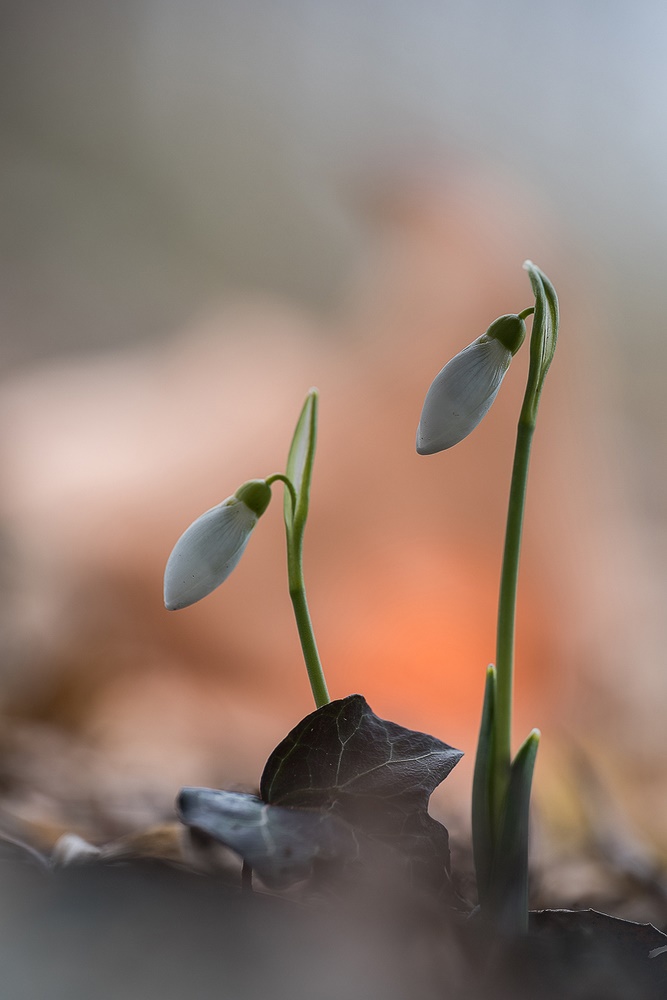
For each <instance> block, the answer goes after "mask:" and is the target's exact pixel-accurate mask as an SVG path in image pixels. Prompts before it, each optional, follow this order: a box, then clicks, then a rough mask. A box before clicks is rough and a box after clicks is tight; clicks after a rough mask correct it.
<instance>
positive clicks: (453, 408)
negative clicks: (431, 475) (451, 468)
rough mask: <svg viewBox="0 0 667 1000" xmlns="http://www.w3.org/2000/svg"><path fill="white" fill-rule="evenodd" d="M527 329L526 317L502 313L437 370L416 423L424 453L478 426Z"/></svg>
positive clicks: (420, 449) (454, 441)
mask: <svg viewBox="0 0 667 1000" xmlns="http://www.w3.org/2000/svg"><path fill="white" fill-rule="evenodd" d="M525 330H526V328H525V324H524V322H523V319H521V317H519V316H515V315H511V316H501V317H500V319H498V320H496V321H495V322H494V323H492V324H491V326H490V327H489V329H488V330H487V332H486V333H485V334H483V336H481V337H478V339H477V340H475V341H474V342H473V343H472V344H468V346H467V347H465V348H464V349H463V350H462V351H461V352H460V353H459V354H457V355H456V357H455V358H452V360H451V361H449V362H448V363H447V364H446V365H445V367H444V368H443V369H442V371H441V372H439V374H438V375H436V377H435V378H434V380H433V382H432V384H431V387H430V389H429V390H428V392H427V393H426V399H425V400H424V406H423V409H422V415H421V419H420V421H419V427H418V428H417V452H418V453H419V454H420V455H435V454H436V452H438V451H444V450H445V449H446V448H451V447H452V446H453V445H455V444H458V443H459V441H462V440H463V438H464V437H467V436H468V434H470V432H471V431H473V430H474V429H475V427H477V424H478V423H479V422H480V420H481V419H482V417H484V416H485V414H486V413H487V412H488V410H489V408H490V406H491V404H492V403H493V401H494V399H495V398H496V395H497V393H498V389H499V388H500V383H501V382H502V380H503V378H504V377H505V373H506V372H507V369H508V368H509V366H510V361H511V360H512V355H513V354H515V353H516V351H518V349H519V347H520V346H521V343H522V342H523V339H524V336H525ZM508 345H509V346H508Z"/></svg>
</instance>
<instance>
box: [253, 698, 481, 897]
mask: <svg viewBox="0 0 667 1000" xmlns="http://www.w3.org/2000/svg"><path fill="white" fill-rule="evenodd" d="M462 756H463V754H462V753H461V751H460V750H455V749H454V748H453V747H450V746H448V745H447V744H446V743H443V742H442V741H441V740H438V739H436V738H435V737H434V736H429V735H428V734H426V733H420V732H415V731H414V730H412V729H406V728H405V727H404V726H399V725H398V724H397V723H395V722H387V721H386V720H385V719H380V718H379V717H378V716H377V715H375V713H374V712H373V711H372V710H371V709H370V708H369V706H368V704H367V702H366V700H365V698H363V697H362V696H361V695H359V694H353V695H350V696H349V697H348V698H343V699H341V700H339V701H332V702H330V703H329V704H328V705H324V706H323V707H322V708H319V709H317V711H315V712H312V713H311V714H310V715H307V716H306V718H305V719H303V720H302V721H301V722H300V723H299V724H298V725H297V726H295V728H294V729H293V730H292V731H291V733H289V734H288V736H286V737H285V739H284V740H283V741H282V743H280V744H279V745H278V746H277V747H276V749H275V750H274V751H273V753H272V754H271V755H270V757H269V759H268V761H267V762H266V766H265V768H264V773H263V775H262V780H261V783H260V795H261V797H262V799H263V800H264V801H265V802H269V803H271V804H275V805H281V806H293V807H301V808H304V807H306V808H311V809H312V808H319V809H326V810H329V811H331V812H334V813H335V814H336V815H338V816H340V817H342V818H343V819H345V820H346V821H347V822H348V823H350V824H351V825H352V826H353V827H355V828H356V829H358V830H360V831H362V832H363V833H364V834H366V835H368V836H371V837H377V838H379V839H380V840H382V841H383V842H384V843H385V844H389V845H391V846H393V847H395V848H396V849H397V850H398V851H399V852H400V853H401V854H403V855H405V856H407V857H409V858H410V859H411V863H412V867H413V871H414V872H415V873H417V872H418V871H419V869H423V870H425V872H428V878H429V879H430V880H433V879H434V878H435V879H436V881H444V880H445V878H446V873H447V871H448V870H449V838H448V835H447V831H446V829H445V828H444V826H442V825H441V824H440V823H438V822H437V821H436V820H434V819H432V817H431V816H429V814H428V802H429V798H430V796H431V793H432V792H433V790H434V789H435V788H437V786H438V785H439V784H440V783H441V782H442V781H443V780H444V779H445V778H446V777H447V775H448V774H449V772H450V771H451V770H452V768H453V767H454V766H455V765H456V764H457V763H458V761H459V760H460V759H461V757H462ZM439 876H440V879H439Z"/></svg>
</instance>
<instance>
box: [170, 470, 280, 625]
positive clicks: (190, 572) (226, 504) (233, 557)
mask: <svg viewBox="0 0 667 1000" xmlns="http://www.w3.org/2000/svg"><path fill="white" fill-rule="evenodd" d="M270 500H271V487H270V486H269V485H268V483H266V482H265V481H264V480H263V479H251V480H249V482H247V483H244V484H243V486H240V487H239V488H238V490H237V491H236V493H234V495H233V496H231V497H227V499H226V500H223V501H222V503H219V504H218V505H217V507H211V509H210V510H207V511H206V513H204V514H202V515H201V517H198V518H197V520H196V521H193V523H192V524H191V525H190V527H189V528H187V530H186V531H184V532H183V534H182V535H181V537H180V538H179V540H178V541H177V542H176V545H175V546H174V548H173V550H172V553H171V555H170V556H169V559H168V560H167V567H166V569H165V571H164V603H165V607H166V608H167V610H168V611H177V610H179V609H180V608H187V607H189V605H190V604H194V603H195V602H196V601H200V600H201V599H202V597H206V595H207V594H210V593H211V591H213V590H215V588H216V587H219V586H220V584H221V583H223V581H224V580H226V579H227V577H228V576H229V574H230V573H231V572H232V570H233V569H234V568H235V567H236V565H237V563H238V562H239V560H240V558H241V556H242V555H243V553H244V551H245V547H246V545H247V544H248V540H249V539H250V535H251V533H252V529H253V528H254V527H255V525H256V524H257V521H258V520H259V518H260V517H261V516H262V514H263V513H264V511H265V510H266V508H267V507H268V505H269V501H270Z"/></svg>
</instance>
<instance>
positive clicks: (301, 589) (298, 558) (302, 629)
mask: <svg viewBox="0 0 667 1000" xmlns="http://www.w3.org/2000/svg"><path fill="white" fill-rule="evenodd" d="M302 549H303V546H302V539H301V538H298V537H296V536H294V535H293V534H292V533H291V532H288V533H287V575H288V579H289V595H290V598H291V599H292V607H293V608H294V617H295V618H296V627H297V629H298V631H299V639H300V640H301V649H302V650H303V658H304V660H305V662H306V670H307V671H308V680H309V681H310V688H311V690H312V692H313V698H314V699H315V705H316V707H317V708H322V706H323V705H328V704H329V702H330V701H331V699H330V697H329V692H328V690H327V685H326V681H325V679H324V671H323V670H322V663H321V661H320V654H319V652H318V649H317V643H316V642H315V633H314V631H313V624H312V622H311V620H310V611H309V610H308V601H307V600H306V585H305V582H304V578H303V558H302Z"/></svg>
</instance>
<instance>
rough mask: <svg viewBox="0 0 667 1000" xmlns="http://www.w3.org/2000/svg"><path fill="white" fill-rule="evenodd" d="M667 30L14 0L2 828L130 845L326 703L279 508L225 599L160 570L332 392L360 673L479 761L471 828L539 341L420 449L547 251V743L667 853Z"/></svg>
mask: <svg viewBox="0 0 667 1000" xmlns="http://www.w3.org/2000/svg"><path fill="white" fill-rule="evenodd" d="M666 44H667V10H666V9H665V7H664V5H663V4H660V3H658V2H651V0H646V2H643V3H639V4H629V3H623V2H604V3H601V2H594V0H590V2H587V3H580V2H573V0H563V2H561V3H559V4H557V5H548V6H547V5H541V6H540V5H538V6H537V7H536V6H535V4H529V3H527V2H523V0H508V2H505V3H503V4H500V5H498V4H495V3H491V2H489V0H467V2H466V3H462V2H461V3H456V2H448V3H431V2H427V0H418V2H414V3H411V4H409V5H406V4H401V3H397V2H391V0H390V2H383V3H378V2H370V0H369V2H359V0H355V2H352V0H333V2H329V3H325V2H319V3H318V2H315V3H313V2H310V3H309V2H305V0H283V2H282V3H280V4H271V3H269V2H260V0H250V2H248V0H243V2H241V0H217V2H210V0H189V2H187V3H186V2H185V0H161V2H157V0H133V2H128V0H117V2H114V3H113V4H112V3H108V2H106V3H105V2H101V0H88V2H86V3H83V2H80V0H55V2H54V0H50V2H45V0H22V2H21V3H18V2H14V3H12V2H4V3H2V5H1V6H0V74H1V75H2V86H1V87H0V110H1V114H0V177H1V181H0V192H1V193H0V214H1V225H0V255H1V266H0V322H1V324H2V338H1V340H0V364H1V368H2V370H1V374H0V472H1V474H0V540H1V554H2V561H1V564H0V573H1V578H0V583H1V586H2V592H3V601H2V603H1V605H0V618H1V619H2V622H1V624H2V639H1V642H2V675H1V677H0V683H1V685H2V704H3V706H4V714H5V735H4V736H3V738H2V747H1V748H0V749H1V751H2V752H1V753H0V776H1V778H2V786H3V788H4V801H5V809H6V812H7V815H11V816H13V817H20V818H21V820H22V821H25V822H31V823H34V824H36V825H41V826H42V827H43V828H44V830H45V831H47V832H45V833H44V836H45V837H46V838H47V839H48V836H49V835H50V834H49V833H48V830H53V831H54V832H53V836H55V835H56V833H57V832H59V831H62V830H65V829H76V830H77V831H79V832H82V833H83V834H85V835H86V836H90V837H92V838H93V839H95V838H96V837H97V838H98V839H99V838H104V837H109V836H113V835H116V834H118V833H124V832H127V831H128V830H132V829H135V828H137V827H140V826H141V825H142V824H147V823H149V822H152V821H154V820H156V819H162V818H166V817H169V816H170V815H171V809H172V805H171V804H172V802H173V798H174V795H175V793H176V791H177V789H178V787H179V785H180V784H190V785H194V784H207V785H225V786H226V787H252V786H253V784H254V783H255V782H256V781H257V780H258V777H259V773H260V771H261V767H262V763H263V760H264V759H265V758H266V756H267V754H268V753H269V752H270V750H271V749H272V747H273V746H274V745H275V744H276V743H277V742H278V741H279V740H280V739H281V738H282V736H283V735H284V733H285V732H286V730H287V729H289V728H290V727H291V726H292V725H294V724H295V723H296V722H297V721H298V720H299V719H300V718H301V717H302V716H303V715H304V714H305V713H306V712H308V711H310V710H311V708H312V705H311V700H310V693H309V689H308V686H307V682H306V676H305V671H304V669H303V667H302V665H301V659H300V653H299V648H298V642H297V638H296V630H295V627H294V624H293V621H292V618H291V609H290V605H289V599H288V596H287V593H286V578H285V571H284V552H283V547H284V543H283V538H282V531H283V528H282V517H281V510H280V505H281V503H282V498H281V497H279V496H277V497H276V501H277V502H275V503H274V504H273V505H272V506H271V507H270V508H269V511H268V512H267V515H266V516H265V518H264V519H263V520H262V522H261V524H260V526H259V527H258V530H257V532H256V535H255V536H254V537H253V539H252V543H251V545H250V546H249V548H248V551H247V554H246V556H245V557H244V560H243V562H242V564H241V565H240V566H239V568H238V570H237V572H236V573H235V574H234V576H233V577H232V578H231V579H230V580H229V581H228V582H227V583H226V584H225V586H224V588H223V589H221V590H220V591H218V592H216V593H215V594H214V595H213V596H211V597H209V598H208V599H206V600H205V601H204V602H202V603H201V604H200V605H197V606H195V607H193V608H190V609H187V610H185V611H182V612H177V613H168V612H166V611H165V610H164V608H163V606H162V596H161V592H162V572H163V568H164V563H165V561H166V558H167V556H168V554H169V551H170V549H171V547H172V545H173V543H174V541H175V540H176V538H177V537H178V536H179V534H180V533H181V532H182V531H183V530H184V529H185V527H186V526H187V525H188V524H189V523H190V521H191V520H193V519H194V518H195V517H196V516H197V515H198V514H199V513H201V512H202V511H203V510H205V509H206V508H208V507H210V506H212V505H213V504H215V503H217V502H219V501H220V500H221V499H223V498H224V497H225V496H227V495H228V494H230V493H232V492H233V491H234V490H235V489H236V487H237V486H238V485H239V484H240V483H241V482H242V481H244V480H245V479H248V478H251V477H255V476H265V475H268V474H269V473H271V472H274V471H279V470H280V469H281V468H282V467H283V463H284V460H285V456H286V453H287V448H288V445H289V440H290V437H291V434H292V430H293V427H294V424H295V422H296V418H297V416H298V413H299V410H300V407H301V404H302V400H303V397H304V396H305V393H306V391H307V390H308V388H309V387H310V386H311V385H317V386H318V387H319V388H320V391H321V394H322V395H321V423H320V444H319V451H318V456H317V464H316V470H315V480H314V486H313V502H312V508H311V517H310V523H309V528H308V534H307V537H306V555H305V558H306V573H307V581H308V585H309V595H310V601H311V606H312V607H311V610H312V614H313V618H314V622H315V626H316V630H317V632H318V637H319V642H320V646H321V652H322V656H323V660H324V665H325V670H326V673H327V678H328V681H329V687H330V691H331V694H332V696H333V697H343V696H344V695H346V694H349V693H351V692H353V691H360V692H362V693H363V694H365V695H366V697H367V699H368V700H369V702H370V704H371V706H372V707H373V708H374V709H375V711H376V712H377V713H378V714H379V715H382V716H384V717H388V718H392V719H394V720H395V721H398V722H401V723H403V724H405V725H410V726H413V727H414V728H420V729H428V730H429V731H431V732H433V733H434V734H436V735H438V736H440V737H441V738H442V739H445V740H446V741H448V742H450V743H452V744H453V745H455V746H458V747H460V748H461V749H463V750H464V751H465V752H466V758H465V760H464V762H463V763H462V764H461V765H460V766H459V768H457V770H456V772H454V774H453V775H452V776H451V778H449V779H448V782H447V786H448V790H447V789H444V790H443V794H442V797H441V800H440V799H439V800H438V802H439V803H440V802H441V804H440V806H439V807H440V808H442V809H443V810H444V813H445V816H446V817H447V818H448V821H449V823H450V825H452V824H455V823H456V816H458V817H459V820H460V823H461V824H462V825H465V822H466V814H467V808H468V806H467V796H468V792H469V784H470V778H471V771H472V760H473V757H474V748H475V741H476V730H477V725H478V717H479V711H480V706H481V692H482V686H483V678H484V671H485V667H486V664H487V663H488V662H489V661H490V660H492V659H493V655H494V652H493V650H494V629H495V606H496V592H497V581H498V573H499V565H500V554H501V547H502V536H503V525H504V511H505V504H506V494H507V487H508V482H509V472H510V467H511V456H512V449H513V439H514V427H515V421H516V416H517V412H518V407H519V405H520V400H521V397H522V393H523V384H524V376H525V360H526V359H525V358H522V357H521V356H518V357H517V359H516V360H515V362H514V364H513V366H512V369H511V372H510V374H509V376H508V378H507V379H506V382H505V384H504V386H503V391H502V393H501V394H500V396H499V398H498V400H497V402H496V404H495V405H494V408H493V410H492V411H491V413H490V415H489V417H488V419H487V420H486V421H484V423H483V424H482V425H481V426H480V428H479V429H478V431H476V433H475V435H474V436H473V437H471V438H470V439H469V440H467V441H466V442H465V443H463V444H461V445H459V446H457V447H456V448H455V449H454V450H453V451H452V452H448V453H446V454H444V455H440V456H436V457H433V458H428V459H423V458H418V457H417V456H416V454H415V453H414V433H415V429H416V425H417V421H418V418H419V412H420V409H421V403H422V400H423V396H424V394H425V392H426V389H427V388H428V385H429V384H430V382H431V380H432V378H433V377H434V376H435V374H436V373H437V371H438V370H439V369H440V368H441V367H442V365H443V364H444V363H445V362H446V361H447V360H448V359H449V357H450V356H451V355H452V354H454V353H456V351H458V350H459V349H460V348H462V347H463V346H465V344H467V343H468V342H470V341H471V340H473V339H474V338H475V337H477V336H479V334H481V333H482V332H483V331H484V330H485V329H486V327H487V326H488V324H489V323H490V322H491V321H492V320H493V319H494V318H495V317H496V316H498V315H499V314H501V313H504V312H514V311H518V310H520V309H523V308H525V307H526V306H528V305H529V304H530V303H531V295H530V287H529V283H528V280H527V278H526V276H525V274H524V272H523V271H522V269H521V264H522V262H523V260H524V259H526V258H531V259H533V260H535V262H536V263H538V264H539V265H540V266H541V267H542V268H543V269H544V270H545V271H546V272H547V274H549V276H550V277H551V279H552V281H553V282H554V284H555V285H556V287H557V289H558V291H559V293H560V296H561V306H562V338H561V346H560V347H559V351H558V353H557V356H556V361H555V362H554V366H553V374H552V375H550V377H549V380H548V381H547V386H546V390H545V393H544V399H543V405H542V412H541V418H540V424H539V426H538V433H537V436H536V440H535V456H534V465H533V470H532V481H531V485H530V491H529V501H528V513H527V522H526V535H525V550H524V556H525V558H524V563H523V567H522V570H523V575H522V587H521V594H520V605H519V622H518V661H517V698H518V704H517V719H516V739H517V742H518V740H519V739H521V738H523V736H524V735H525V733H526V732H527V731H528V729H529V728H530V727H532V726H534V725H537V726H539V727H540V728H541V729H542V730H543V733H544V745H543V750H542V751H541V760H540V770H539V772H538V800H539V803H540V804H541V808H542V811H543V814H544V815H545V816H546V817H547V819H548V821H549V822H550V823H551V824H552V825H553V826H555V827H556V828H562V829H563V830H566V829H570V828H572V827H576V828H581V827H582V826H583V827H586V826H587V825H588V826H590V823H591V818H590V816H587V815H586V812H585V807H584V805H583V804H582V801H580V799H581V800H583V801H584V802H585V801H590V796H589V795H588V794H587V792H586V790H585V789H584V791H583V792H581V789H582V788H583V787H584V784H585V783H584V779H583V778H582V773H583V768H582V767H580V765H579V763H578V762H579V761H580V760H581V758H582V756H583V757H585V758H586V760H588V761H593V762H594V769H595V771H596V773H597V774H598V775H599V776H601V780H603V782H604V785H605V787H608V788H610V789H611V790H612V793H613V796H614V797H615V798H616V799H617V800H618V801H620V802H622V804H623V809H624V810H625V811H626V814H627V815H628V816H629V817H630V823H631V825H632V829H633V830H634V831H636V832H638V833H639V834H641V836H642V837H643V838H645V839H646V840H647V842H650V843H651V844H652V845H653V847H652V849H655V850H657V851H658V852H660V851H664V843H665V839H664V835H665V833H666V832H667V795H666V794H665V792H666V791H667V747H666V746H665V740H664V711H665V704H666V701H667V673H666V672H665V668H664V654H663V650H664V645H665V641H664V640H665V620H664V610H663V609H664V604H665V596H666V590H667V588H666V586H665V575H664V564H665V557H666V556H667V476H666V474H665V468H664V459H663V455H664V442H665V437H666V436H667V407H665V405H664V389H663V380H664V372H665V363H666V361H667V347H666V346H665V337H664V324H663V299H664V287H663V286H664V274H665V271H666V269H667V237H666V236H665V233H666V232H667V193H666V189H665V176H667V129H666V128H665V124H664V120H663V118H664V107H665V101H666V98H667V68H666V65H665V58H664V53H665V45H666ZM277 492H279V491H277ZM587 780H588V779H587ZM577 788H578V789H579V792H580V794H579V798H578V797H577V794H575V791H574V789H577ZM589 790H590V789H589ZM448 795H449V797H448Z"/></svg>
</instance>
